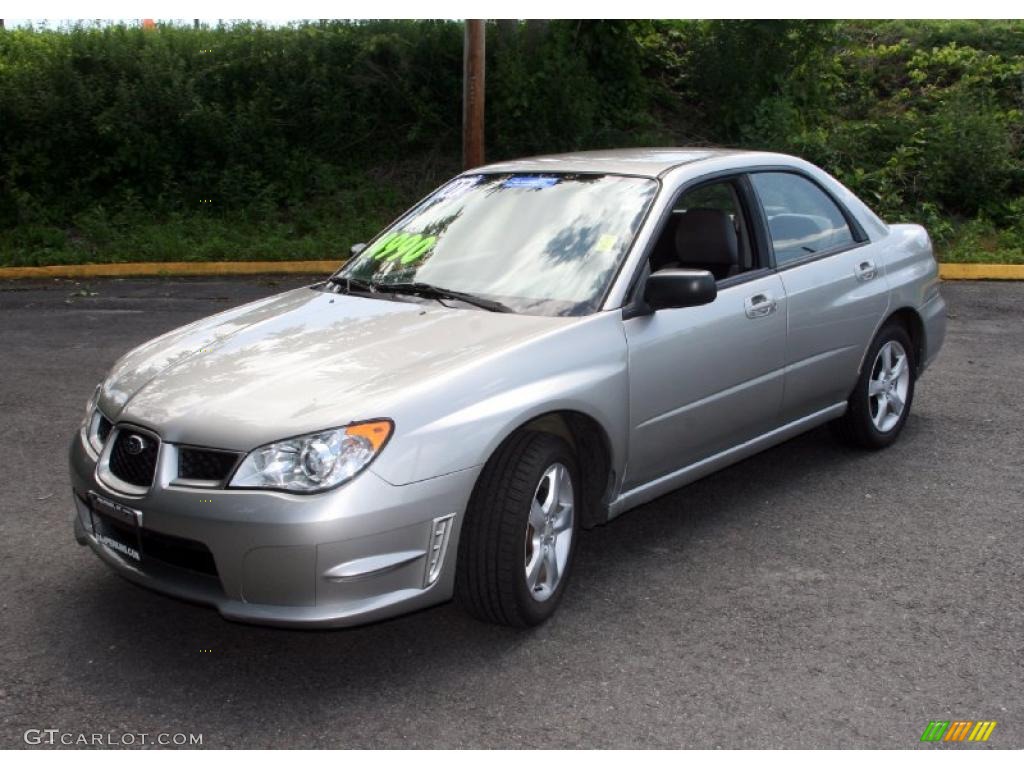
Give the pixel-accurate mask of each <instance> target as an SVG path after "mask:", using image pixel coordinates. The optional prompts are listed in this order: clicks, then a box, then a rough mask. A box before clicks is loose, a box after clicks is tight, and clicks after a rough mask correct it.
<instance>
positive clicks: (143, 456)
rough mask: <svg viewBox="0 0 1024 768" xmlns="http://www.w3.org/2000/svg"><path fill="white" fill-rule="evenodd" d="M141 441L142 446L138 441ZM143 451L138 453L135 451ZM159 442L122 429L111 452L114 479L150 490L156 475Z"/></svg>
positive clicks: (148, 436) (131, 430)
mask: <svg viewBox="0 0 1024 768" xmlns="http://www.w3.org/2000/svg"><path fill="white" fill-rule="evenodd" d="M139 440H141V441H142V443H141V446H140V445H139V443H138V441H139ZM139 448H140V449H141V450H138V451H137V452H136V451H135V449H139ZM159 449H160V443H159V441H158V440H157V439H156V438H155V437H152V436H150V435H147V434H143V433H142V432H136V431H135V430H133V429H131V428H127V429H121V430H120V431H119V432H118V433H117V437H116V438H115V440H114V447H113V449H112V450H111V451H110V472H111V474H113V475H114V477H116V478H118V479H119V480H123V481H124V482H126V483H130V484H132V485H138V486H141V487H144V488H148V487H149V485H150V483H152V482H153V475H154V474H155V473H156V455H157V451H159Z"/></svg>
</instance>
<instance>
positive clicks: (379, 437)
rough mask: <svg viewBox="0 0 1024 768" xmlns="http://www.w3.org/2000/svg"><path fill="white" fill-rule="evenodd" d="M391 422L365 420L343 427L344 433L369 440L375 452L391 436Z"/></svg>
mask: <svg viewBox="0 0 1024 768" xmlns="http://www.w3.org/2000/svg"><path fill="white" fill-rule="evenodd" d="M391 429H392V424H391V422H390V421H366V422H363V423H362V424H353V425H352V426H351V427H345V434H346V435H351V436H352V437H362V438H365V439H367V440H369V441H370V445H372V446H373V452H374V453H376V452H377V451H379V450H380V449H381V448H383V447H384V443H386V442H387V441H388V438H389V437H391Z"/></svg>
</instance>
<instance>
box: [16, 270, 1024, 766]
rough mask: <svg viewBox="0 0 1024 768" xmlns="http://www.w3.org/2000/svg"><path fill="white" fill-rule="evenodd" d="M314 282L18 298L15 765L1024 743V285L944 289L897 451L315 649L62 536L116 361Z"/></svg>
mask: <svg viewBox="0 0 1024 768" xmlns="http://www.w3.org/2000/svg"><path fill="white" fill-rule="evenodd" d="M303 282H308V280H305V279H303V278H278V279H271V278H251V279H245V280H226V279H189V280H183V279H177V280H159V279H153V280H96V281H89V282H79V283H76V282H73V281H45V282H42V281H40V282H9V283H2V284H0V461H2V462H3V463H4V468H3V470H2V471H0V748H4V747H8V748H10V747H23V746H26V745H25V741H24V738H25V732H26V730H29V729H38V730H44V729H58V730H59V731H60V733H62V734H63V733H67V734H71V735H72V736H74V737H76V738H77V736H78V735H79V734H85V735H86V736H89V735H92V734H101V735H102V736H103V738H104V739H109V740H114V741H115V742H117V741H118V740H119V739H120V738H122V737H123V735H124V734H129V733H130V734H136V735H137V734H143V733H145V734H158V733H169V734H175V733H187V734H202V739H203V745H204V746H206V747H271V746H274V747H309V748H317V747H337V748H342V747H380V748H383V747H639V748H643V747H701V748H718V747H735V748H738V747H743V748H775V747H782V748H796V747H800V748H828V747H865V748H874V747H889V748H924V749H972V748H984V747H989V748H993V747H994V748H1006V747H1015V748H1022V747H1024V578H1022V577H1024V566H1022V559H1024V473H1022V471H1021V470H1022V466H1024V397H1022V393H1024V388H1022V382H1024V312H1022V310H1021V307H1022V306H1024V284H1015V283H1004V284H997V283H947V284H945V285H944V286H943V293H944V294H945V296H946V298H947V301H948V302H949V307H950V322H949V335H948V338H947V341H946V346H945V348H944V349H943V351H942V354H941V356H940V358H939V360H938V362H937V363H936V364H935V365H934V366H933V367H932V368H931V369H930V370H929V371H928V373H927V374H926V375H925V377H924V378H923V379H921V381H920V382H919V387H918V390H917V396H916V399H915V401H914V410H913V413H912V414H911V416H910V419H909V421H908V423H907V426H906V429H905V431H904V433H903V435H902V438H901V439H900V441H899V442H898V443H897V444H896V445H895V446H893V447H892V448H890V449H889V450H886V451H883V452H880V453H870V454H869V453H859V452H855V451H851V450H849V449H846V448H843V447H840V446H839V445H837V444H836V443H835V442H834V441H833V440H832V438H831V436H830V434H829V432H828V430H827V429H818V430H815V431H813V432H811V433H808V434H806V435H804V436H801V437H799V438H797V439H794V440H791V441H790V442H788V443H786V444H784V445H782V446H779V447H777V448H774V449H772V450H770V451H767V452H765V453H762V454H760V455H759V456H756V457H754V458H752V459H749V460H747V461H745V462H743V463H741V464H738V465H736V466H734V467H731V468H729V469H727V470H725V471H722V472H719V473H718V474H716V475H714V476H712V477H709V478H707V479H705V480H702V481H700V482H698V483H696V484H694V485H692V486H690V487H688V488H685V489H683V490H681V491H678V492H676V493H673V494H671V495H669V496H665V497H663V498H661V499H658V500H656V501H654V502H652V503H650V504H647V505H645V506H644V507H641V508H639V509H636V510H634V511H632V512H630V513H628V514H626V515H624V516H623V517H620V518H618V519H617V520H615V521H613V522H612V523H610V524H608V525H606V526H603V527H601V528H599V529H596V530H593V531H590V532H586V533H584V534H583V536H582V537H581V539H580V542H579V548H578V550H577V552H578V559H577V561H576V565H575V573H574V575H573V581H572V583H571V584H570V586H569V590H568V592H567V594H566V596H565V600H564V601H563V603H562V605H561V607H560V609H559V611H558V613H557V614H556V616H555V617H554V619H553V620H552V621H550V622H549V623H548V624H546V625H544V626H542V627H540V628H537V629H535V630H532V631H525V632H519V631H513V630H508V629H504V628H500V627H495V626H489V625H486V624H480V623H477V622H476V621H474V620H473V619H471V618H469V617H468V616H466V615H464V614H463V613H462V612H461V611H460V610H459V608H458V607H457V606H456V605H454V604H447V605H443V606H440V607H437V608H433V609H430V610H427V611H423V612H420V613H417V614H414V615H410V616H405V617H402V618H399V619H395V620H392V621H388V622H384V623H379V624H375V625H371V626H367V627H361V628H356V629H348V630H338V631H318V632H309V631H288V630H281V629H270V628H260V627H251V626H245V625H240V624H233V623H229V622H226V621H224V620H223V619H221V618H220V616H219V615H218V614H217V613H216V611H214V610H212V609H209V608H204V607H200V606H194V605H190V604H186V603H182V602H178V601H176V600H173V599H170V598H167V597H163V596H161V595H158V594H155V593H152V592H149V591H146V590H144V589H141V588H139V587H136V586H134V585H132V584H129V583H128V582H125V581H123V580H122V579H120V578H119V577H117V576H116V575H114V574H113V573H112V572H110V571H109V570H108V569H107V568H106V567H105V566H104V565H103V564H102V563H101V562H100V561H99V560H98V559H97V558H96V556H95V555H94V554H93V553H92V552H91V551H89V550H88V549H85V548H82V547H79V546H78V545H77V544H75V542H74V539H73V537H72V531H71V524H70V520H71V515H72V511H71V510H72V504H71V493H70V488H69V484H68V479H67V467H66V463H67V460H66V451H67V445H68V442H69V440H70V438H71V436H72V434H73V433H74V432H75V430H76V428H77V426H78V424H79V421H80V419H81V416H82V413H83V408H84V406H85V401H86V399H87V398H88V397H89V395H90V394H91V392H92V390H93V388H94V386H95V385H96V382H97V381H98V380H99V379H100V378H101V377H102V376H103V375H104V373H105V372H106V371H107V370H108V368H109V367H110V365H111V364H112V363H113V362H114V361H115V360H116V359H117V358H118V357H119V356H120V355H121V354H122V353H124V352H125V351H127V350H128V349H130V348H131V347H133V346H135V345H136V344H139V343H141V342H143V341H145V340H147V339H149V338H151V337H153V336H155V335H157V334H159V333H162V332H163V331H166V330H169V329H171V328H173V327H176V326H178V325H181V324H183V323H186V322H188V321H191V320H194V319H197V318H199V317H202V316H204V315H208V314H211V313H213V312H216V311H219V310H222V309H226V308H228V307H230V306H233V305H235V304H238V303H241V302H243V301H247V300H250V299H255V298H258V297H260V296H263V295H266V294H269V293H274V292H277V291H281V290H284V289H286V288H289V287H292V286H294V285H299V284H302V283H303ZM931 720H973V721H977V720H996V721H998V725H997V726H996V728H995V729H994V731H993V732H992V735H991V737H990V739H989V741H988V742H987V744H984V745H968V744H948V743H947V744H922V743H921V742H920V741H919V739H920V736H921V733H922V731H923V730H924V729H925V727H926V726H927V725H928V722H929V721H931ZM30 738H31V736H30ZM57 738H58V739H59V738H60V736H59V735H58V737H57ZM65 738H66V737H65ZM134 738H135V740H136V741H138V737H137V736H135V737H134ZM33 748H42V747H33Z"/></svg>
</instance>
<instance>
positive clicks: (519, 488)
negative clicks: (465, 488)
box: [455, 431, 581, 627]
mask: <svg viewBox="0 0 1024 768" xmlns="http://www.w3.org/2000/svg"><path fill="white" fill-rule="evenodd" d="M555 463H561V464H562V465H564V466H565V468H566V469H567V470H568V472H569V476H570V479H571V481H572V488H573V506H574V512H573V516H572V536H571V538H570V548H569V554H568V559H567V560H566V562H565V566H564V568H563V569H562V572H561V574H562V575H561V578H560V579H559V580H558V584H557V588H556V589H554V590H553V591H551V593H550V597H548V598H547V599H546V600H543V601H538V600H537V599H535V598H534V597H533V595H532V594H531V592H530V590H529V589H528V587H527V581H526V573H525V570H524V565H525V561H524V547H525V543H526V533H527V523H528V518H529V514H530V506H531V504H532V502H533V498H534V494H535V493H536V491H537V488H538V484H539V483H540V481H541V478H542V477H543V475H544V472H545V471H546V470H547V469H548V468H549V467H551V466H552V465H553V464H555ZM580 495H581V494H580V484H579V471H578V469H577V466H576V459H575V456H574V455H573V452H572V450H571V449H570V448H569V446H568V444H566V442H565V441H564V440H563V439H561V438H560V437H557V436H555V435H552V434H549V433H546V432H529V431H524V432H519V433H516V434H514V435H512V436H511V437H510V438H509V439H507V440H506V441H505V443H504V444H502V446H501V447H500V448H499V449H498V450H497V452H496V453H495V454H494V456H492V457H491V458H490V460H489V461H488V462H487V464H486V465H485V466H484V469H483V471H482V473H481V475H480V478H479V480H477V484H476V487H475V488H474V490H473V494H472V496H471V497H470V501H469V506H468V507H467V509H466V516H465V520H463V523H462V531H461V534H460V536H459V553H458V561H457V566H456V573H455V598H456V600H457V601H458V602H459V603H460V604H461V605H462V607H463V608H465V609H466V611H468V612H469V613H470V614H472V615H473V616H475V617H476V618H478V619H480V620H481V621H487V622H491V623H494V624H505V625H507V626H512V627H531V626H534V625H537V624H540V623H541V622H543V621H545V620H546V619H547V618H548V617H549V616H551V614H553V613H554V612H555V609H556V608H557V607H558V603H559V601H560V600H561V598H562V595H563V594H564V592H565V587H566V583H567V582H568V580H569V576H570V575H571V573H572V560H573V555H574V552H575V549H576V541H577V539H578V538H579V535H578V534H579V518H580V509H579V499H580Z"/></svg>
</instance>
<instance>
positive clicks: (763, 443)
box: [608, 402, 846, 520]
mask: <svg viewBox="0 0 1024 768" xmlns="http://www.w3.org/2000/svg"><path fill="white" fill-rule="evenodd" d="M845 411H846V403H845V402H842V403H836V404H835V405H830V406H829V407H828V408H823V409H822V410H820V411H816V412H815V413H812V414H810V415H808V416H804V417H803V418H800V419H797V420H796V421H791V422H790V423H789V424H785V425H783V426H781V427H778V428H776V429H773V430H772V431H771V432H765V433H764V434H763V435H761V436H759V437H755V438H754V439H752V440H748V441H747V442H745V443H740V444H739V445H736V446H733V447H732V448H729V449H727V450H724V451H722V452H721V453H716V454H715V455H713V456H708V457H707V458H706V459H701V460H700V461H698V462H695V463H693V464H690V465H689V466H686V467H683V468H682V469H677V470H676V471H675V472H671V473H669V474H667V475H663V476H662V477H659V478H657V479H656V480H651V481H650V482H648V483H644V484H643V485H641V486H637V487H636V488H634V489H633V490H631V491H627V492H626V493H623V494H620V495H619V498H617V499H616V500H615V501H613V502H612V503H611V505H610V506H609V508H608V519H609V520H611V519H612V518H613V517H618V516H619V515H621V514H622V513H623V512H626V511H628V510H630V509H632V508H633V507H637V506H639V505H641V504H645V503H646V502H648V501H651V500H652V499H656V498H657V497H658V496H663V495H664V494H666V493H669V492H670V491H674V490H676V489H677V488H682V487H683V486H684V485H689V484H690V483H692V482H694V481H695V480H700V479H701V478H702V477H706V476H707V475H710V474H711V473H712V472H717V471H718V470H720V469H723V468H725V467H727V466H729V465H730V464H735V463H736V462H737V461H742V460H743V459H745V458H747V457H748V456H753V455H754V454H755V453H760V452H761V451H763V450H764V449H765V448H770V447H771V446H773V445H778V444H779V443H783V442H785V441H786V440H789V439H790V438H791V437H796V436H797V435H799V434H800V433H801V432H806V431H807V430H809V429H813V428H814V427H817V426H818V425H820V424H824V423H825V422H827V421H831V420H832V419H835V418H838V417H839V416H842V415H843V413H845Z"/></svg>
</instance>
